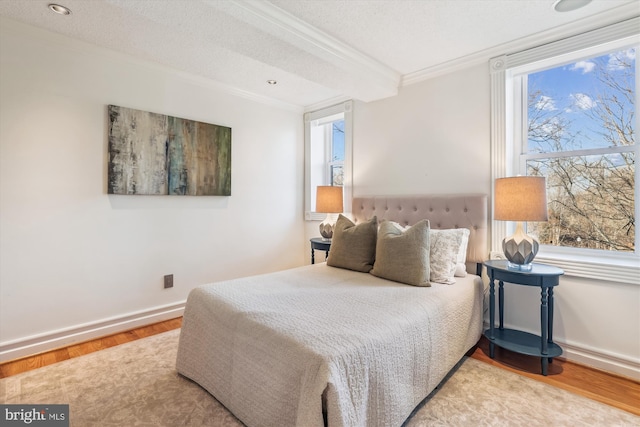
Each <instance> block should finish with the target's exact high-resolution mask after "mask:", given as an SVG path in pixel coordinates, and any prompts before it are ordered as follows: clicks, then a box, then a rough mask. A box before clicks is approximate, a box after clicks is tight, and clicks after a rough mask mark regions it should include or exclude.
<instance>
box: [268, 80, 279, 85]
mask: <svg viewBox="0 0 640 427" xmlns="http://www.w3.org/2000/svg"><path fill="white" fill-rule="evenodd" d="M267 83H269V84H270V85H277V84H278V82H277V81H276V80H267Z"/></svg>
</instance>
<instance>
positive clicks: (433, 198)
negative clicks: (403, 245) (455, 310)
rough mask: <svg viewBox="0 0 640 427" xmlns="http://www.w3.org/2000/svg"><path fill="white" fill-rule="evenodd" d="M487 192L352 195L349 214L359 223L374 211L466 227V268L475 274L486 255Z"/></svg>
mask: <svg viewBox="0 0 640 427" xmlns="http://www.w3.org/2000/svg"><path fill="white" fill-rule="evenodd" d="M487 209H488V207H487V196H486V195H484V194H439V195H423V196H419V195H416V196H360V197H354V198H353V204H352V214H353V218H354V220H355V221H356V223H358V222H359V221H363V220H367V219H369V218H371V217H372V216H374V215H376V216H377V217H378V221H382V220H384V219H386V220H389V221H395V222H398V223H399V224H402V225H405V226H406V225H413V224H415V223H416V222H418V221H420V220H421V219H428V220H429V222H430V224H431V228H439V229H447V228H468V229H469V231H470V234H469V246H468V249H467V271H468V272H469V273H474V274H477V272H478V271H480V270H479V269H478V264H480V265H481V263H482V262H483V261H484V260H486V259H487V256H488V255H489V249H488V245H487V236H488V230H487V224H488V213H487Z"/></svg>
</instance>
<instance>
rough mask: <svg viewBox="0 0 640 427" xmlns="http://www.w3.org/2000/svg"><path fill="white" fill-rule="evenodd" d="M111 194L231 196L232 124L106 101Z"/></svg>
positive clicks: (109, 190)
mask: <svg viewBox="0 0 640 427" xmlns="http://www.w3.org/2000/svg"><path fill="white" fill-rule="evenodd" d="M108 111H109V167H108V185H107V187H108V190H107V191H108V193H109V194H144V195H186V196H230V195H231V128H230V127H226V126H219V125H214V124H209V123H203V122H198V121H194V120H187V119H181V118H178V117H172V116H166V115H163V114H156V113H150V112H146V111H140V110H134V109H131V108H125V107H119V106H116V105H109V107H108Z"/></svg>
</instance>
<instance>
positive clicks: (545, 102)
mask: <svg viewBox="0 0 640 427" xmlns="http://www.w3.org/2000/svg"><path fill="white" fill-rule="evenodd" d="M535 109H536V110H540V111H555V110H557V109H558V108H557V107H556V101H555V100H554V99H553V98H551V97H550V96H546V95H542V96H540V98H539V99H538V100H537V101H536V105H535Z"/></svg>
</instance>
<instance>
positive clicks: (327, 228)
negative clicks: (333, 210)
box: [318, 222, 333, 240]
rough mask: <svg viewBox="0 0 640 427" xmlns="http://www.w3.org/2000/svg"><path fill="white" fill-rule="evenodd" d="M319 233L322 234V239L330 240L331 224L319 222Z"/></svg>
mask: <svg viewBox="0 0 640 427" xmlns="http://www.w3.org/2000/svg"><path fill="white" fill-rule="evenodd" d="M318 228H319V229H320V235H321V236H322V240H331V238H332V237H333V225H332V224H325V223H324V222H323V223H321V224H320V227H318Z"/></svg>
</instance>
